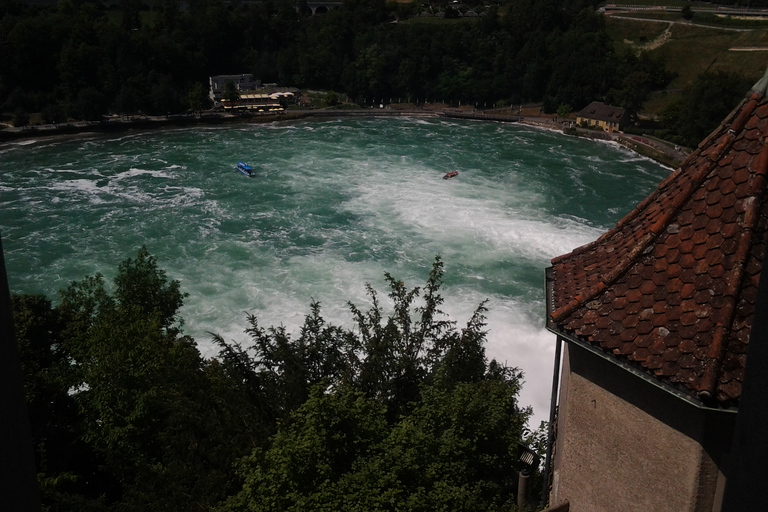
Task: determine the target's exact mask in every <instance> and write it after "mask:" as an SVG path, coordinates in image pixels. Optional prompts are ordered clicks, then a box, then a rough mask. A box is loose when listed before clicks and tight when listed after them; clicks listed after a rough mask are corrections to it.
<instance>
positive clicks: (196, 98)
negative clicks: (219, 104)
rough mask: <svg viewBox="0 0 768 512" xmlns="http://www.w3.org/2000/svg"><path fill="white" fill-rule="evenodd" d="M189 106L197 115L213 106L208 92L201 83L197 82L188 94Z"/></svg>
mask: <svg viewBox="0 0 768 512" xmlns="http://www.w3.org/2000/svg"><path fill="white" fill-rule="evenodd" d="M187 106H188V107H189V109H190V110H191V111H193V112H195V113H197V114H200V113H201V112H202V111H203V110H207V109H209V108H211V107H212V106H213V102H212V101H211V98H210V96H209V95H208V91H207V90H206V88H205V87H204V86H203V84H201V83H200V82H196V83H195V85H193V86H192V89H190V91H189V94H187Z"/></svg>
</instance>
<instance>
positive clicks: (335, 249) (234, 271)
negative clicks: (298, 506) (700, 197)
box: [0, 119, 669, 421]
mask: <svg viewBox="0 0 768 512" xmlns="http://www.w3.org/2000/svg"><path fill="white" fill-rule="evenodd" d="M239 160H243V161H246V162H248V163H250V164H251V165H252V166H253V167H254V169H255V171H256V177H254V178H247V177H245V176H243V175H242V174H240V173H238V172H236V171H235V169H234V165H235V163H236V162H237V161H239ZM452 170H458V171H459V173H460V174H459V176H458V177H456V178H455V179H453V180H443V179H441V176H442V175H443V174H444V173H446V172H448V171H452ZM668 172H669V170H668V169H666V168H663V167H660V166H659V165H657V164H655V163H653V162H651V161H648V160H646V159H642V158H640V157H637V156H636V155H634V154H632V153H629V152H627V151H625V150H623V149H621V148H619V147H617V146H612V145H608V144H604V143H595V142H590V141H585V140H580V139H575V138H570V137H565V136H563V135H561V134H556V133H550V132H545V131H540V130H534V129H530V128H526V127H523V126H517V125H510V124H495V123H480V122H465V121H445V120H421V119H384V120H382V119H344V120H334V121H324V122H302V123H292V124H281V123H278V124H272V125H254V126H247V127H237V128H232V127H226V128H215V129H214V128H211V129H206V128H201V129H187V130H177V131H156V132H150V133H136V134H129V135H123V136H121V137H117V138H107V137H103V136H94V137H91V138H81V139H78V140H56V141H26V142H24V143H21V144H14V145H6V146H2V147H0V204H2V208H1V209H0V230H2V236H3V245H4V248H5V258H6V264H7V267H8V272H9V278H10V286H11V291H12V293H45V294H48V295H50V296H53V295H54V294H55V292H56V291H57V290H58V289H60V288H63V287H64V286H65V285H66V284H68V283H69V282H70V281H72V280H75V279H81V278H82V277H84V276H85V275H90V274H94V273H96V272H101V273H103V274H104V275H105V276H107V277H111V276H112V275H114V272H115V269H116V267H117V264H118V262H120V261H122V260H123V259H125V258H127V257H130V256H133V255H135V253H136V250H137V249H138V247H140V246H141V245H146V246H147V248H148V249H149V251H150V252H151V253H152V254H154V255H155V256H157V258H158V260H159V262H160V265H161V267H162V268H164V269H165V270H166V271H167V272H168V275H169V277H171V278H173V279H178V280H180V281H181V283H182V288H183V289H184V291H187V292H189V294H190V297H189V298H188V299H187V303H186V305H185V307H184V309H183V316H184V318H185V320H186V331H187V333H188V334H190V335H192V336H193V337H194V338H195V339H196V340H197V341H198V343H199V345H200V347H201V350H202V351H203V353H204V354H206V355H213V352H212V350H213V349H212V347H211V344H210V343H209V338H210V337H209V335H208V334H207V332H208V331H213V332H217V333H219V334H222V335H223V336H224V337H225V338H229V339H237V340H241V341H242V340H244V339H245V338H244V335H243V333H242V331H243V329H244V328H245V312H253V313H256V314H257V315H258V316H259V318H260V321H261V323H262V324H263V325H272V324H274V325H278V324H281V323H282V324H283V325H285V326H287V327H288V328H290V329H292V330H294V329H296V328H297V327H298V326H299V325H300V324H301V322H302V320H303V317H304V315H305V314H306V313H307V311H308V304H309V302H310V300H311V298H314V299H316V300H319V301H321V303H322V307H323V311H324V314H325V316H326V318H327V319H329V320H331V321H333V322H334V323H340V324H344V325H351V316H350V315H349V314H348V312H347V308H346V302H347V301H352V302H354V303H356V304H357V305H358V306H360V307H365V306H366V305H367V299H366V297H365V287H364V284H365V283H366V282H369V283H371V284H372V285H373V286H374V287H375V288H377V289H378V290H380V291H381V292H382V293H384V294H386V289H385V287H384V286H385V285H384V279H383V274H384V272H385V271H388V272H390V273H391V274H393V275H394V276H395V277H398V278H401V279H403V280H405V282H406V284H407V285H409V286H411V287H412V286H421V285H422V284H423V283H424V280H425V279H426V276H427V274H428V272H429V268H430V266H431V263H432V261H433V259H434V257H435V255H438V254H440V255H441V256H442V258H443V259H444V261H445V262H446V271H447V277H446V287H445V296H446V297H447V300H446V304H445V308H444V309H445V311H446V312H448V313H450V314H451V315H452V316H453V317H454V318H455V319H457V320H459V322H460V324H461V323H464V322H465V321H466V320H467V319H468V318H469V316H470V314H471V312H472V311H473V310H474V308H475V307H476V306H477V304H479V303H480V302H481V301H482V300H484V299H486V298H487V299H490V301H489V303H488V306H489V308H490V313H489V316H488V328H489V330H490V333H489V346H488V353H489V355H490V356H492V357H496V358H497V359H500V360H502V361H506V362H507V363H508V364H511V365H515V366H519V367H521V368H522V369H523V370H524V371H525V372H526V381H527V384H526V386H525V388H524V390H523V395H522V400H523V402H525V403H526V404H531V405H533V406H534V410H535V414H536V420H537V421H538V420H540V419H544V418H546V416H547V414H548V413H547V410H546V409H547V407H548V400H549V386H550V379H551V371H552V370H551V367H552V356H553V342H554V337H553V336H552V335H550V334H549V333H547V331H546V330H545V329H544V318H543V317H544V269H545V268H546V267H547V266H548V264H549V260H550V259H551V258H552V257H553V256H557V255H559V254H563V253H566V252H569V251H570V250H572V249H573V248H575V247H577V246H579V245H582V244H584V243H587V242H589V241H591V240H593V239H594V238H596V237H597V236H599V235H600V234H601V233H602V232H603V231H605V230H606V229H608V228H610V227H611V226H612V225H613V224H615V222H616V221H617V220H619V219H620V218H621V217H622V216H623V215H624V214H626V213H627V212H628V211H629V210H631V209H632V207H634V205H635V204H636V203H638V202H639V201H641V200H642V199H643V198H645V196H647V195H648V194H649V193H650V192H651V191H652V190H653V189H654V188H655V187H656V186H657V184H658V183H659V182H660V181H661V180H662V179H663V178H664V177H665V176H666V175H667V174H668Z"/></svg>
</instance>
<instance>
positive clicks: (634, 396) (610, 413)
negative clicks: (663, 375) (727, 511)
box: [550, 344, 735, 512]
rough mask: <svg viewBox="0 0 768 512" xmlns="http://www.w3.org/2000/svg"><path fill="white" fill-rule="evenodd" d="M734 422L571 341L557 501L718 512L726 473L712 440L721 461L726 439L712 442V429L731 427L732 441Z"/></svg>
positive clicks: (596, 510)
mask: <svg viewBox="0 0 768 512" xmlns="http://www.w3.org/2000/svg"><path fill="white" fill-rule="evenodd" d="M734 416H735V415H734ZM723 420H724V421H725V424H726V428H724V429H723V428H721V427H722V425H721V424H722V422H723ZM731 421H732V418H730V417H723V415H722V413H720V414H719V416H718V417H717V418H716V421H714V422H713V421H712V420H711V418H708V417H707V414H705V413H702V411H700V410H699V409H698V408H696V407H694V406H693V405H691V404H688V403H686V402H684V401H683V400H681V399H680V398H678V397H675V396H672V395H671V394H669V393H666V392H665V391H663V390H660V389H658V388H656V387H654V386H653V385H651V384H649V383H647V382H644V381H642V380H641V379H639V378H638V377H636V376H634V375H632V374H630V373H629V372H627V371H625V370H623V369H621V368H618V367H616V366H615V365H614V364H612V363H610V362H607V361H605V360H603V359H602V358H600V357H599V356H596V355H594V354H592V353H590V352H588V351H586V350H585V349H583V348H580V347H575V346H573V345H570V344H569V345H568V347H567V350H566V351H565V352H564V365H563V372H562V377H561V393H560V408H559V415H558V424H557V444H556V448H555V449H556V452H555V460H554V474H553V488H552V496H551V498H552V499H551V501H550V502H551V503H559V502H561V501H564V500H568V501H569V502H570V507H571V511H572V512H601V511H617V510H621V511H627V512H631V511H638V512H639V511H642V512H653V511H676V512H686V511H691V512H705V511H706V512H712V511H713V510H714V511H716V510H718V509H719V503H718V499H719V497H718V496H717V488H718V481H722V479H723V476H722V474H721V472H720V471H719V468H718V465H719V464H717V463H716V462H715V460H713V458H712V456H711V455H710V453H708V450H707V449H705V445H707V446H708V448H709V451H710V452H711V451H712V450H714V451H716V452H718V455H717V457H716V458H719V459H720V460H721V461H722V459H723V458H724V455H723V453H721V452H722V447H724V446H726V444H727V443H719V442H709V441H708V431H713V432H714V433H715V434H716V436H720V435H721V434H723V432H724V433H725V434H724V435H725V437H728V442H729V441H730V437H729V429H728V425H730V422H731ZM710 424H714V426H715V427H716V428H711V426H708V425H710ZM721 444H722V446H721ZM709 445H712V446H709Z"/></svg>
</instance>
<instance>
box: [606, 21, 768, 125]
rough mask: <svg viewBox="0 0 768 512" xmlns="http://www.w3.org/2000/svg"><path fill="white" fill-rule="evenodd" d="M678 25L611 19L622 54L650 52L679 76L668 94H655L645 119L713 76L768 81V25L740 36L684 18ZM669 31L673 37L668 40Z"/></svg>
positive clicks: (612, 33) (611, 29)
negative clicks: (764, 78) (699, 79)
mask: <svg viewBox="0 0 768 512" xmlns="http://www.w3.org/2000/svg"><path fill="white" fill-rule="evenodd" d="M678 20H679V22H671V21H670V20H669V19H664V20H655V21H652V20H649V19H645V20H631V19H627V18H623V17H617V16H606V26H607V29H608V33H609V35H610V37H611V39H612V40H613V41H614V44H615V45H616V48H617V49H622V48H627V47H628V48H633V49H635V50H636V51H639V50H641V49H645V50H647V51H649V52H651V53H652V54H658V55H661V56H663V57H664V59H665V61H666V63H667V69H669V70H670V71H672V72H674V73H675V74H676V75H677V76H676V78H675V79H674V80H673V81H672V83H671V84H670V85H669V87H668V88H667V90H666V91H664V92H663V93H660V94H655V95H654V96H653V97H652V98H651V100H649V101H648V102H647V103H646V104H645V106H644V111H645V113H647V114H658V113H660V112H661V111H662V110H663V109H664V108H665V107H666V106H667V105H669V104H670V103H672V102H673V101H674V100H675V99H677V98H678V97H679V95H680V93H681V90H682V89H683V88H685V87H686V86H687V85H689V84H690V83H691V82H692V81H693V80H694V79H695V78H696V77H697V76H698V75H700V74H701V73H704V72H707V71H709V72H718V71H723V72H733V73H738V74H740V75H743V76H745V77H747V78H748V79H750V80H751V81H757V80H758V79H759V78H760V77H761V76H762V75H763V72H764V71H765V69H766V67H767V66H768V20H766V21H765V22H760V24H759V25H757V26H755V25H754V24H753V26H752V27H750V28H741V29H740V30H726V29H724V28H723V27H720V28H716V27H704V26H697V25H695V24H691V23H686V22H684V21H683V20H682V19H680V18H679V17H678ZM693 21H694V23H695V22H696V19H695V18H694V20H693ZM666 31H668V32H669V33H668V34H667V35H664V33H665V32H666ZM746 49H749V50H751V51H744V50H746ZM745 92H746V91H745Z"/></svg>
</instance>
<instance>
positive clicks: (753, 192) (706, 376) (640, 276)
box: [548, 94, 768, 407]
mask: <svg viewBox="0 0 768 512" xmlns="http://www.w3.org/2000/svg"><path fill="white" fill-rule="evenodd" d="M767 139H768V99H766V97H765V96H763V95H760V94H751V95H750V96H749V99H747V100H744V101H742V103H741V104H740V105H739V107H737V109H735V110H734V112H733V113H732V115H730V116H729V117H728V118H727V119H726V120H725V121H724V123H723V124H722V125H721V126H720V127H718V128H717V129H716V130H715V131H714V132H712V134H711V135H710V136H709V137H707V138H706V139H705V140H704V141H702V143H701V144H699V148H698V149H697V150H695V151H694V152H693V153H692V154H691V155H690V156H689V158H688V159H687V160H686V161H685V162H684V163H683V165H682V166H681V167H680V168H679V169H677V170H676V171H675V172H674V173H672V174H670V176H669V177H667V178H666V179H665V180H664V181H663V182H662V183H661V184H660V185H659V188H658V189H657V190H656V191H654V192H653V193H652V194H651V195H650V196H649V197H648V198H647V199H646V200H644V201H643V202H642V203H640V204H639V205H638V206H637V207H636V208H635V209H634V210H633V211H632V212H630V213H629V214H628V215H627V216H626V217H624V218H623V219H621V220H620V221H619V222H618V223H617V225H616V227H615V228H613V229H611V230H610V231H608V232H606V233H605V234H603V235H602V236H601V237H600V238H599V239H598V240H596V241H595V242H593V243H591V244H588V245H586V246H583V247H580V248H578V249H575V250H574V251H572V252H571V253H570V254H567V255H564V256H560V257H558V258H555V259H553V261H552V264H553V269H552V279H551V282H550V286H549V288H548V301H549V303H550V304H551V311H552V316H551V319H550V322H551V323H550V325H551V326H553V328H554V329H555V330H557V331H558V332H563V334H566V335H568V336H569V337H570V338H573V337H575V338H576V339H577V340H579V342H581V343H586V344H589V345H592V346H594V347H595V348H597V349H601V350H603V351H605V352H606V353H607V354H609V356H610V357H614V358H617V359H620V360H623V361H626V362H627V363H628V364H631V365H634V366H635V367H636V368H638V369H639V370H641V371H642V370H644V371H647V372H648V373H649V374H651V375H652V376H654V378H657V379H660V380H661V381H662V382H664V383H666V384H668V385H670V386H673V387H676V388H679V389H683V390H685V391H686V392H687V393H689V394H690V395H692V396H694V397H696V398H698V399H700V400H703V401H708V402H709V403H714V404H719V405H720V406H723V407H728V406H731V405H737V404H738V400H739V397H740V393H741V383H742V379H743V374H744V368H745V365H746V355H745V354H746V348H747V344H748V341H749V334H750V330H751V325H752V320H753V317H754V302H755V301H756V299H757V285H758V282H759V274H760V270H761V268H762V261H763V256H764V252H765V245H766V244H765V241H764V238H765V236H766V234H767V233H766V232H767V231H768V200H766V193H765V192H766V190H765V189H766V186H768V185H766V177H765V176H766V174H768V145H766V140H767ZM718 336H722V341H718V340H719V339H720V338H718Z"/></svg>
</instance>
